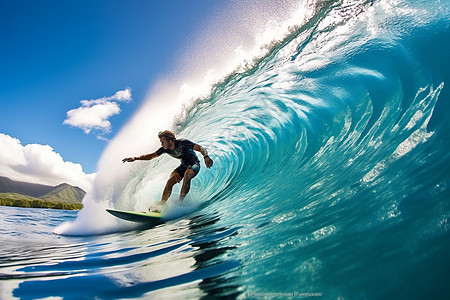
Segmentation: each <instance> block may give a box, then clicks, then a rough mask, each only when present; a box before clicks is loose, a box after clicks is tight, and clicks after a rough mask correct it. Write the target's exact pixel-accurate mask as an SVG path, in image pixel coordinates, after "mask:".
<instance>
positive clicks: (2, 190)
mask: <svg viewBox="0 0 450 300" xmlns="http://www.w3.org/2000/svg"><path fill="white" fill-rule="evenodd" d="M85 194H86V192H85V191H83V190H82V189H81V188H79V187H77V186H72V185H70V184H67V183H62V184H60V185H57V186H48V185H42V184H35V183H28V182H21V181H14V180H11V179H9V178H7V177H1V176H0V205H9V206H25V207H49V208H64V209H80V208H81V207H82V205H81V203H82V201H83V198H84V195H85ZM55 204H57V205H55Z"/></svg>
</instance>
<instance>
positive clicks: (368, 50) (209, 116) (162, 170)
mask: <svg viewBox="0 0 450 300" xmlns="http://www.w3.org/2000/svg"><path fill="white" fill-rule="evenodd" d="M439 5H444V4H437V3H433V4H428V3H427V4H425V3H424V2H421V1H415V2H411V3H409V2H408V3H407V2H403V1H398V2H396V3H391V2H389V1H314V2H313V1H309V2H305V3H303V5H302V6H301V9H300V10H301V13H300V14H299V13H295V14H293V18H291V19H290V21H289V22H288V23H283V24H282V25H283V26H281V25H280V24H277V26H278V27H279V28H283V29H284V30H283V31H282V32H281V33H278V35H277V36H275V39H272V40H271V42H265V43H264V44H263V45H258V46H257V47H256V49H258V51H257V54H254V53H253V56H252V57H251V58H250V59H246V60H244V62H242V63H241V64H240V65H239V67H237V68H235V71H233V72H231V73H229V74H228V75H227V76H224V77H222V79H220V80H218V81H217V82H216V83H215V84H214V85H212V86H208V88H206V89H205V88H202V96H200V97H199V96H198V95H194V96H193V95H192V93H191V92H192V91H190V90H189V89H187V88H185V89H182V94H181V95H177V94H176V93H173V92H172V90H171V89H169V88H167V87H165V86H162V87H161V88H159V89H158V91H157V92H156V93H154V94H153V96H152V97H150V100H149V101H147V103H146V104H145V105H144V106H143V107H142V109H141V110H140V111H139V112H138V113H137V115H136V116H135V117H134V118H133V120H131V121H130V123H129V124H128V125H127V126H126V127H125V128H123V129H122V130H121V132H120V133H119V134H118V136H117V137H116V138H115V139H114V140H113V141H112V142H111V143H110V145H109V146H108V148H107V149H106V151H105V153H104V155H103V156H102V158H101V160H100V162H99V172H98V177H97V181H96V188H95V190H94V191H93V192H92V193H91V194H89V195H87V197H86V199H85V201H84V204H85V209H83V211H81V212H80V214H79V217H78V219H77V221H76V222H75V223H73V224H65V225H64V226H63V227H59V228H58V229H57V230H56V232H58V233H61V234H92V233H102V232H109V231H111V230H112V231H114V230H117V227H121V226H123V225H119V224H117V223H115V220H113V219H111V218H109V217H108V216H107V215H106V214H105V215H104V216H102V217H100V218H99V215H98V211H104V208H106V207H115V208H121V209H134V210H142V209H144V210H145V209H146V207H147V206H148V205H151V204H153V203H155V202H156V201H158V200H159V198H160V195H161V191H162V189H163V186H164V184H165V181H166V179H167V177H168V175H169V173H170V171H171V170H172V169H173V168H174V167H175V166H176V164H177V162H174V161H173V160H171V159H170V158H166V157H165V158H162V159H159V160H158V161H155V162H151V163H141V162H138V163H135V164H133V165H122V164H121V162H120V158H121V157H123V156H127V155H129V154H130V153H140V152H142V153H144V152H149V151H151V150H152V149H156V148H157V139H156V138H155V137H156V133H157V132H158V131H160V130H161V129H165V128H172V129H173V130H175V131H176V133H177V135H178V136H180V137H184V138H189V139H191V140H193V141H195V142H197V143H199V144H201V145H203V146H205V147H206V148H207V149H208V150H209V152H210V153H211V157H212V158H213V159H214V161H215V166H214V167H213V168H212V169H211V170H206V168H202V171H201V172H200V174H199V175H198V176H197V177H196V179H195V183H194V187H193V189H192V191H191V193H190V197H189V199H188V202H187V203H188V204H189V203H192V207H195V209H200V210H202V211H206V212H207V211H209V210H211V209H212V210H218V211H220V212H221V213H222V214H224V215H230V214H237V216H236V218H237V219H243V220H248V222H252V223H258V220H260V219H264V216H266V215H271V216H272V217H273V218H272V219H271V218H269V219H270V220H271V221H270V222H275V223H277V224H281V223H284V222H287V221H289V220H291V221H292V220H296V219H298V218H299V216H300V215H303V216H314V217H318V218H319V216H320V215H325V216H328V217H331V218H333V219H334V220H336V222H324V224H323V225H324V226H322V227H320V226H318V227H319V228H316V230H312V231H311V232H310V237H314V236H318V237H323V236H328V235H333V234H335V233H336V232H337V231H339V230H340V228H341V227H342V226H345V224H349V223H351V222H354V224H356V226H357V227H358V228H360V230H361V229H362V228H366V227H373V226H375V225H374V224H378V223H380V224H384V223H385V222H386V221H387V220H390V219H398V218H399V217H400V216H401V214H402V213H401V211H402V210H401V207H402V205H403V206H404V205H406V204H405V203H406V202H405V201H409V200H407V199H410V198H411V197H412V198H414V195H415V194H417V193H419V192H422V193H429V194H433V195H434V194H439V195H441V197H443V196H442V195H447V194H448V190H447V185H448V174H446V172H444V171H441V172H438V170H439V168H440V166H441V165H442V164H444V165H445V166H448V165H449V156H448V154H447V152H446V149H447V146H448V144H447V142H445V141H444V137H445V132H446V130H448V127H449V126H448V122H447V120H448V112H447V111H448V110H446V108H447V107H448V92H447V91H446V89H447V87H446V84H447V80H448V78H449V77H448V75H449V74H448V71H447V69H448V68H447V67H448V65H449V62H448V58H447V56H446V49H449V47H448V46H449V42H448V41H449V40H450V39H449V38H448V37H449V33H448V30H447V28H448V24H449V18H448V14H446V12H445V11H446V10H445V9H441V10H439ZM430 6H432V8H431V9H430ZM447 11H448V10H447ZM436 12H439V13H438V15H436ZM299 16H301V17H299ZM295 18H297V19H295ZM286 24H288V25H286ZM187 90H189V91H187ZM205 90H206V91H208V92H207V93H205ZM183 93H184V94H183ZM169 98H172V99H178V100H175V101H174V102H177V103H174V102H169V103H168V100H167V99H169ZM156 99H160V100H156ZM180 99H181V100H180ZM136 132H138V134H136ZM149 149H150V150H149ZM424 191H426V192H424ZM438 198H439V197H438ZM439 199H440V198H439ZM189 201H190V202H189ZM440 201H443V200H440ZM438 202H439V201H438ZM198 205H201V206H200V208H198ZM361 205H363V206H364V207H363V208H361ZM353 210H355V212H353V213H350V211H353ZM191 211H192V210H189V209H188V210H187V212H191ZM236 212H238V213H236ZM348 214H350V215H351V217H350V220H349V216H348ZM352 214H353V215H352ZM94 216H95V217H94ZM362 216H364V218H362ZM303 218H305V217H303ZM443 218H444V219H445V217H444V216H443V214H442V213H436V214H435V215H434V217H433V219H434V220H435V221H436V222H438V221H437V220H441V221H442V220H443ZM319 219H323V217H320V218H319ZM93 220H96V221H93ZM305 222H306V221H305ZM430 222H433V221H430ZM298 224H301V222H300V223H297V225H295V226H294V228H297V227H298V226H299V225H298ZM339 224H340V225H339ZM442 226H444V225H442ZM445 228H446V227H445ZM445 228H444V227H442V228H440V229H439V230H445ZM436 230H437V231H439V230H438V229H436ZM292 239H293V240H294V241H297V242H299V238H298V237H296V238H294V237H292ZM293 243H296V242H293Z"/></svg>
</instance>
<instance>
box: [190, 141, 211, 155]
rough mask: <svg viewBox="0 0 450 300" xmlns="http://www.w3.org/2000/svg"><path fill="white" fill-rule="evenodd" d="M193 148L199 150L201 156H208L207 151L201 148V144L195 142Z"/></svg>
mask: <svg viewBox="0 0 450 300" xmlns="http://www.w3.org/2000/svg"><path fill="white" fill-rule="evenodd" d="M193 149H194V150H195V151H198V152H200V153H201V154H202V155H203V157H205V156H208V151H206V149H205V148H203V147H202V146H200V145H198V144H195V145H194V148H193Z"/></svg>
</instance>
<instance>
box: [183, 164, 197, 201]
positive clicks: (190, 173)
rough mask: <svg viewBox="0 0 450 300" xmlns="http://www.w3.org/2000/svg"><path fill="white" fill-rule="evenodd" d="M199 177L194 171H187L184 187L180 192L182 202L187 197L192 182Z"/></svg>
mask: <svg viewBox="0 0 450 300" xmlns="http://www.w3.org/2000/svg"><path fill="white" fill-rule="evenodd" d="M195 175H197V174H196V173H195V172H194V171H193V170H192V169H187V170H186V172H185V173H184V177H183V186H182V187H181V192H180V202H181V201H183V199H184V198H185V197H186V195H187V194H188V193H189V190H190V188H191V180H192V178H194V177H195Z"/></svg>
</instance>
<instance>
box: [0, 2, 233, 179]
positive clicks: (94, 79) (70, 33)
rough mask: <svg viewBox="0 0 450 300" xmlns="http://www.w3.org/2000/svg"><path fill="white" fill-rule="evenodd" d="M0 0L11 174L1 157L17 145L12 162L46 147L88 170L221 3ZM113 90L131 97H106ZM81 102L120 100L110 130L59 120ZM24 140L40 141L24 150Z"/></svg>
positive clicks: (1, 119)
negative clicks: (119, 98)
mask: <svg viewBox="0 0 450 300" xmlns="http://www.w3.org/2000/svg"><path fill="white" fill-rule="evenodd" d="M0 6H1V7H0V41H1V47H0V101H1V109H0V134H3V139H0V142H1V143H3V145H2V148H3V149H5V146H6V144H8V143H10V144H11V145H12V146H11V147H10V150H9V154H8V153H7V154H5V155H4V157H3V160H2V158H1V157H0V176H8V175H9V174H8V172H9V171H8V170H10V169H11V168H7V167H6V166H5V164H8V163H10V162H11V160H14V159H15V157H16V155H15V154H14V151H16V150H17V149H18V151H22V152H23V153H25V154H23V153H22V152H21V154H20V155H18V156H22V155H23V156H24V158H23V159H20V160H19V161H21V162H17V164H22V165H23V164H24V161H26V160H34V161H35V162H36V161H37V160H35V159H34V157H35V156H33V155H37V154H39V153H40V152H39V151H41V152H45V151H47V152H48V151H50V152H53V154H52V155H55V154H56V156H57V155H60V156H61V158H62V160H63V161H64V162H71V163H74V164H79V165H81V166H82V168H83V172H84V173H94V172H96V163H97V161H98V159H99V157H100V156H101V153H102V150H103V149H104V148H105V146H106V145H107V141H105V139H107V140H108V139H112V138H113V137H114V134H115V133H117V131H118V130H119V129H120V128H121V127H122V126H123V125H124V124H125V123H126V121H127V120H128V119H129V118H130V117H131V116H132V115H133V113H134V112H136V111H137V110H138V109H139V107H140V106H141V104H142V102H143V101H144V100H145V97H146V94H147V92H148V90H149V87H150V86H151V85H152V84H153V83H154V82H155V81H156V80H157V79H158V78H160V77H164V76H166V75H167V74H170V73H173V72H174V71H175V70H176V69H177V64H178V63H179V60H178V59H177V57H179V56H180V54H181V53H183V52H184V51H185V49H186V48H188V47H189V44H190V43H191V42H192V36H194V35H195V34H196V32H198V31H199V30H201V28H202V27H203V26H205V24H207V23H208V22H209V21H210V19H211V16H214V15H215V14H217V13H219V12H220V11H221V10H224V9H226V7H225V4H224V2H222V1H210V0H195V1H150V0H149V1H117V0H108V1H4V0H1V1H0ZM121 91H122V92H124V91H125V92H129V94H130V96H131V98H130V99H125V100H117V99H116V98H114V95H116V93H117V92H121ZM82 100H89V101H97V102H90V104H87V105H88V106H89V105H91V106H92V105H94V103H100V102H102V101H103V103H106V102H108V103H113V104H111V105H112V106H114V105H115V106H117V107H120V113H117V110H116V114H113V115H111V116H110V117H108V118H107V120H108V121H109V122H110V124H111V126H110V128H109V132H108V130H102V129H92V130H83V129H81V128H78V127H75V126H71V125H70V122H65V124H63V122H64V121H65V120H66V119H67V118H68V115H67V112H69V111H71V110H76V109H78V108H80V107H82V104H81V103H80V101H82ZM85 102H86V101H85ZM114 103H115V104H114ZM85 104H86V103H85ZM87 131H88V132H89V133H87ZM31 144H37V145H41V146H42V147H40V148H39V147H35V148H34V149H31V147H28V148H30V149H27V151H24V149H25V148H26V147H25V146H26V145H31ZM8 145H9V144H8ZM45 145H49V146H50V147H51V148H48V147H47V148H46V149H44V148H43V146H45ZM39 149H40V150H39ZM6 152H8V151H6ZM8 155H9V156H8ZM40 157H41V158H42V159H43V160H46V159H51V155H50V156H48V157H44V156H40ZM2 163H3V168H2V166H1V164H2ZM28 164H29V165H31V164H32V162H30V161H28ZM9 167H11V166H9ZM37 168H38V167H37V166H35V167H34V169H32V170H31V173H32V172H36V173H38V170H36V169H37ZM17 170H18V168H16V170H15V171H16V173H15V175H16V177H17V176H18V174H19V173H17ZM55 172H56V171H55ZM9 177H14V176H13V174H11V176H9ZM30 178H31V177H30ZM35 178H36V177H35ZM14 179H18V178H14ZM23 179H27V176H24V177H23ZM24 181H26V180H24ZM50 181H51V180H49V181H48V182H50ZM43 183H46V181H45V180H43Z"/></svg>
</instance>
